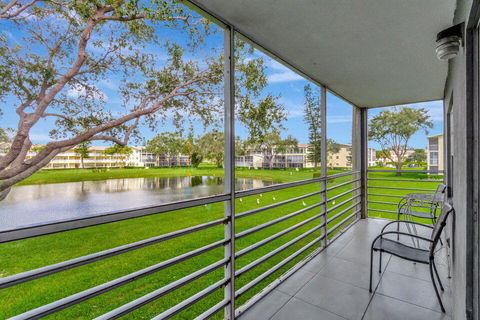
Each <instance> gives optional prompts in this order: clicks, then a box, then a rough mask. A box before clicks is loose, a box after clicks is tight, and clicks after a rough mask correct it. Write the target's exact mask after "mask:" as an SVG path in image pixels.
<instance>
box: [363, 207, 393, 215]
mask: <svg viewBox="0 0 480 320" xmlns="http://www.w3.org/2000/svg"><path fill="white" fill-rule="evenodd" d="M368 211H377V212H386V213H393V214H397V213H398V212H396V211H392V210H382V209H374V208H370V207H369V208H368Z"/></svg>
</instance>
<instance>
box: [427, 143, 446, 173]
mask: <svg viewBox="0 0 480 320" xmlns="http://www.w3.org/2000/svg"><path fill="white" fill-rule="evenodd" d="M443 167H444V166H443V134H437V135H434V136H429V137H428V147H427V168H428V170H429V171H434V172H435V171H443Z"/></svg>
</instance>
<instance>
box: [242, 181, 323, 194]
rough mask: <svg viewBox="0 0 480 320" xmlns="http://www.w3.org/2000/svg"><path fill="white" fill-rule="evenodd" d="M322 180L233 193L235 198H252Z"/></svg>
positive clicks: (280, 184)
mask: <svg viewBox="0 0 480 320" xmlns="http://www.w3.org/2000/svg"><path fill="white" fill-rule="evenodd" d="M324 179H325V178H312V179H307V180H300V181H294V182H287V183H279V184H274V185H271V186H266V187H262V188H256V189H248V190H240V191H237V192H235V198H239V197H247V196H252V195H255V194H259V193H263V192H270V191H275V190H282V189H286V188H293V187H298V186H303V185H306V184H311V183H315V182H320V181H322V180H324Z"/></svg>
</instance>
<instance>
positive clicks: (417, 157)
mask: <svg viewBox="0 0 480 320" xmlns="http://www.w3.org/2000/svg"><path fill="white" fill-rule="evenodd" d="M414 151H415V152H414V153H413V154H411V155H410V156H409V157H408V158H407V161H408V162H413V163H416V164H419V165H420V164H422V163H425V162H426V161H427V153H426V152H425V149H415V150H414Z"/></svg>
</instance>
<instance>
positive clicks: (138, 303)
mask: <svg viewBox="0 0 480 320" xmlns="http://www.w3.org/2000/svg"><path fill="white" fill-rule="evenodd" d="M228 261H230V259H229V258H226V259H222V260H219V261H217V262H215V263H212V264H210V265H208V266H206V267H205V268H202V269H200V270H197V271H195V272H193V273H191V274H189V275H187V276H185V277H183V278H180V279H178V280H176V281H174V282H171V283H169V284H167V285H166V286H163V287H161V288H159V289H157V290H155V291H153V292H150V293H148V294H146V295H144V296H142V297H140V298H138V299H135V300H133V301H130V302H129V303H126V304H124V305H123V306H120V307H118V308H116V309H114V310H112V311H110V312H107V313H105V314H103V315H101V316H100V317H97V318H96V320H107V319H117V318H119V317H121V316H123V315H126V314H128V313H130V312H132V311H133V310H136V309H138V308H140V307H142V306H144V305H146V304H148V303H150V302H152V301H154V300H156V299H158V298H160V297H161V296H164V295H166V294H167V293H170V292H172V291H174V290H176V289H178V288H180V287H182V286H184V285H186V284H188V283H191V282H192V281H194V280H196V279H198V278H200V277H202V276H204V275H206V274H208V273H210V272H212V271H214V270H216V269H218V268H220V267H222V266H224V265H225V264H226V263H227V262H228Z"/></svg>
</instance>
